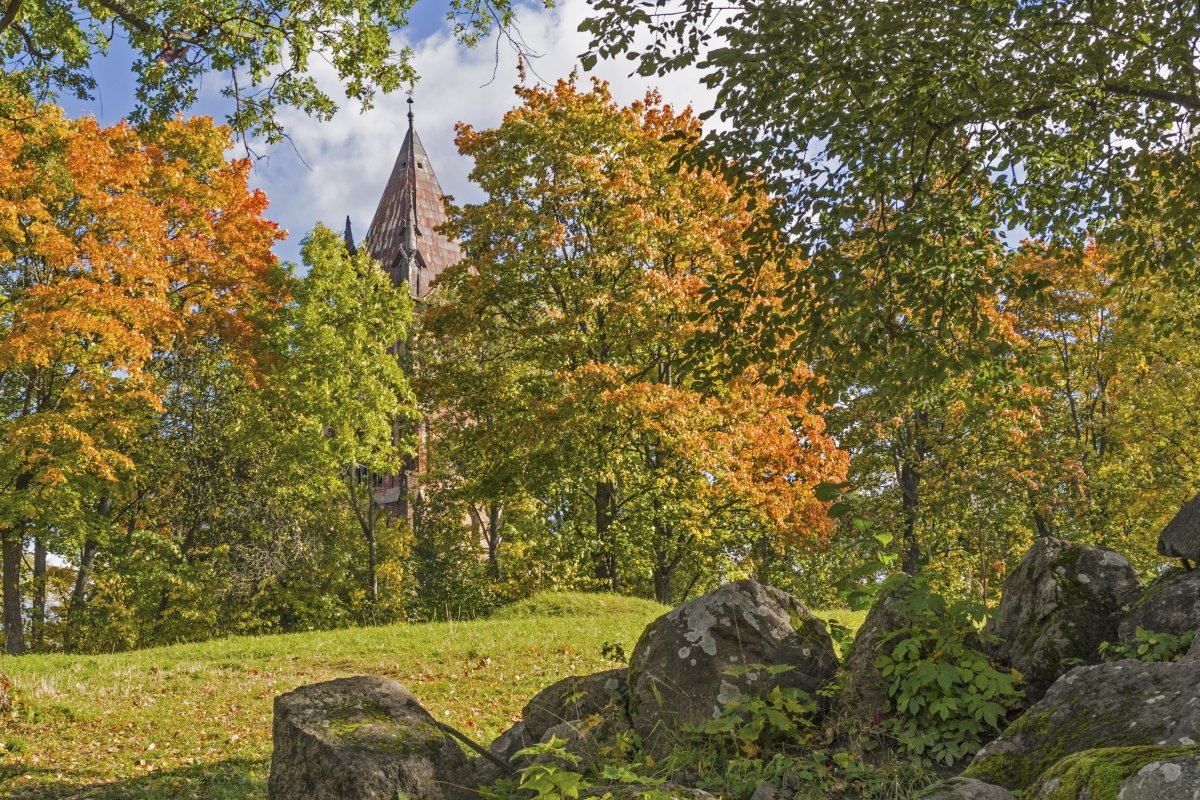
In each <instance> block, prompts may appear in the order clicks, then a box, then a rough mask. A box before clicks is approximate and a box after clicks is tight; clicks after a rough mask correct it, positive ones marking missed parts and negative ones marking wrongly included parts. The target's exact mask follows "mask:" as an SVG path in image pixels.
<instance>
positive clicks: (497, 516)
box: [487, 503, 504, 581]
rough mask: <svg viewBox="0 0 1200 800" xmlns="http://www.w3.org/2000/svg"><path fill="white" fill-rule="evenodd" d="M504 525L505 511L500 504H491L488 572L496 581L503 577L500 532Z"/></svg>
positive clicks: (488, 533)
mask: <svg viewBox="0 0 1200 800" xmlns="http://www.w3.org/2000/svg"><path fill="white" fill-rule="evenodd" d="M503 525H504V515H503V509H502V508H501V506H500V504H499V503H490V504H489V505H488V529H487V548H488V572H489V573H490V574H491V576H492V580H494V581H498V580H500V579H501V577H502V575H503V573H502V572H501V570H500V532H501V530H502V528H503Z"/></svg>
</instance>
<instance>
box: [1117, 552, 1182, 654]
mask: <svg viewBox="0 0 1200 800" xmlns="http://www.w3.org/2000/svg"><path fill="white" fill-rule="evenodd" d="M1138 628H1144V629H1145V630H1148V631H1154V632H1155V633H1169V634H1171V635H1172V636H1180V635H1182V634H1185V633H1190V632H1191V631H1195V630H1200V570H1191V571H1188V570H1184V569H1169V570H1167V571H1166V572H1164V573H1163V574H1162V575H1159V576H1158V577H1157V578H1155V579H1154V580H1153V581H1152V582H1151V583H1150V585H1149V586H1147V587H1146V591H1144V592H1142V596H1141V597H1139V598H1138V601H1137V602H1136V603H1134V604H1133V607H1132V608H1130V609H1129V613H1128V614H1127V615H1125V618H1124V619H1122V620H1121V624H1120V625H1119V626H1118V628H1117V635H1118V636H1119V637H1120V639H1121V641H1122V642H1126V643H1128V642H1131V641H1133V639H1134V636H1135V634H1136V633H1137V629H1138Z"/></svg>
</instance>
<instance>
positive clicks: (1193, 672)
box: [963, 659, 1200, 790]
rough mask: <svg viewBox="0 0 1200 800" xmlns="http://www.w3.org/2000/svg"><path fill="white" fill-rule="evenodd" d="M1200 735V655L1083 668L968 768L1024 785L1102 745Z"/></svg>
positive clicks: (1163, 743) (1185, 741)
mask: <svg viewBox="0 0 1200 800" xmlns="http://www.w3.org/2000/svg"><path fill="white" fill-rule="evenodd" d="M1197 742H1200V661H1189V660H1183V661H1177V662H1174V663H1159V664H1146V663H1143V662H1141V661H1134V660H1132V659H1128V660H1125V661H1118V662H1116V663H1113V664H1099V665H1096V666H1090V667H1078V668H1076V669H1073V670H1071V671H1070V672H1068V673H1067V674H1066V675H1064V676H1063V677H1062V678H1060V679H1059V680H1058V681H1057V682H1055V684H1054V685H1053V686H1051V687H1050V690H1049V691H1048V692H1046V696H1045V697H1043V698H1042V699H1041V700H1040V701H1038V702H1037V703H1036V704H1034V705H1033V707H1031V708H1030V709H1029V710H1028V711H1026V712H1025V713H1024V714H1023V715H1021V716H1020V717H1019V718H1018V719H1017V720H1016V721H1015V722H1013V724H1012V725H1010V726H1009V727H1008V729H1007V730H1005V731H1004V733H1003V734H1001V735H1000V738H998V739H996V740H995V741H993V742H991V743H990V744H988V745H987V746H985V747H984V748H983V749H982V750H980V751H979V753H978V754H977V755H976V756H975V760H974V761H973V762H972V763H971V766H970V767H968V768H967V770H966V772H964V773H963V774H964V775H965V776H966V777H970V778H978V779H979V780H983V781H987V782H989V783H994V784H998V785H1000V786H1004V787H1006V788H1008V789H1013V790H1016V789H1024V788H1026V787H1028V786H1030V785H1031V784H1033V783H1034V781H1035V780H1036V779H1037V778H1038V777H1039V776H1040V775H1041V774H1042V773H1043V772H1045V771H1046V770H1047V769H1048V768H1050V767H1051V766H1052V765H1053V764H1054V763H1055V762H1056V761H1058V760H1059V759H1060V758H1062V757H1064V756H1067V755H1070V754H1072V753H1080V752H1083V751H1085V750H1094V749H1096V748H1131V747H1132V748H1139V747H1169V746H1188V747H1190V746H1193V745H1195V744H1196V743H1197Z"/></svg>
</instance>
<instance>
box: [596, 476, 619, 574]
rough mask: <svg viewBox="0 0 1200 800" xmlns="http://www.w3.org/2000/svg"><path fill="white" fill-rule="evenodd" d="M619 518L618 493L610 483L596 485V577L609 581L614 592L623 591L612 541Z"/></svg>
mask: <svg viewBox="0 0 1200 800" xmlns="http://www.w3.org/2000/svg"><path fill="white" fill-rule="evenodd" d="M616 518H617V491H616V487H614V486H613V485H612V483H611V482H610V481H601V482H599V483H597V484H596V541H597V542H598V543H599V545H600V549H599V551H598V553H597V557H596V577H597V578H598V579H599V580H602V581H608V585H609V588H610V589H611V590H612V591H614V592H619V591H621V574H620V570H619V569H618V567H617V559H616V554H615V548H614V547H613V543H612V541H611V540H610V538H609V537H610V535H611V530H612V525H613V522H615V521H616Z"/></svg>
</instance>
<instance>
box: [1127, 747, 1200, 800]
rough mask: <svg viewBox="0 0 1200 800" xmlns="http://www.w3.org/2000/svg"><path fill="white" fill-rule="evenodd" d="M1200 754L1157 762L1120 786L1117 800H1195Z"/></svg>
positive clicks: (1198, 791) (1199, 782)
mask: <svg viewBox="0 0 1200 800" xmlns="http://www.w3.org/2000/svg"><path fill="white" fill-rule="evenodd" d="M1197 795H1200V755H1195V754H1193V755H1185V756H1175V757H1166V758H1160V759H1155V760H1154V761H1151V762H1150V763H1149V764H1146V765H1145V766H1143V767H1142V768H1141V769H1140V770H1138V771H1137V772H1136V773H1134V774H1133V775H1131V776H1129V777H1128V778H1126V779H1125V780H1124V782H1122V783H1121V788H1120V789H1118V790H1117V800H1196V797H1197Z"/></svg>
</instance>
